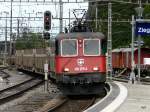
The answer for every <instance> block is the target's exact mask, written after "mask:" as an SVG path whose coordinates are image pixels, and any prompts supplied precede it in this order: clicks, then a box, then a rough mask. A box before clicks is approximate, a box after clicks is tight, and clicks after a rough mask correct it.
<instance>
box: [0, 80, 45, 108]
mask: <svg viewBox="0 0 150 112" xmlns="http://www.w3.org/2000/svg"><path fill="white" fill-rule="evenodd" d="M42 82H43V80H41V79H38V78H32V79H29V80H27V81H24V82H22V83H19V84H17V85H14V86H11V87H9V88H6V89H3V90H1V91H0V105H1V104H3V103H6V102H8V101H10V100H12V99H14V98H15V97H17V96H18V95H21V94H22V93H24V92H25V91H27V90H29V89H31V88H33V87H35V86H37V85H39V84H41V83H42Z"/></svg>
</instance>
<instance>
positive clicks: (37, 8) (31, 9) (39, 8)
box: [0, 0, 88, 40]
mask: <svg viewBox="0 0 150 112" xmlns="http://www.w3.org/2000/svg"><path fill="white" fill-rule="evenodd" d="M18 1H19V0H18ZM38 1H39V0H38ZM41 1H42V0H41ZM56 1H59V0H56ZM64 1H65V0H64ZM66 1H67V0H66ZM72 1H73V0H72ZM81 1H83V0H81ZM87 8H88V3H74V4H73V3H67V4H64V5H63V12H64V13H63V17H65V18H66V17H67V18H69V9H70V10H71V17H74V15H73V13H72V10H73V9H87ZM46 10H49V11H51V12H52V16H53V17H54V18H57V17H59V5H58V4H54V3H53V4H49V5H47V4H41V3H40V4H39V3H13V17H29V16H30V17H36V16H37V17H43V12H44V11H46ZM5 12H8V13H9V14H7V16H8V17H10V2H7V3H3V2H0V40H4V38H5V36H4V34H5V28H4V27H5V26H6V24H5V22H6V21H5V20H6V19H5V18H2V17H6V13H5ZM79 16H80V15H79ZM7 20H8V25H7V26H8V27H10V18H8V19H7ZM36 20H37V19H36ZM19 21H20V24H19V26H20V27H21V26H26V27H43V19H41V20H40V21H30V20H28V19H19ZM64 25H68V20H64ZM16 26H17V21H16V18H15V19H13V27H16ZM58 27H59V20H52V29H53V30H52V31H51V32H53V33H58V31H59V29H58ZM13 32H15V33H16V32H17V29H16V28H13ZM20 32H21V31H20ZM34 32H43V28H41V29H34ZM8 40H9V28H8Z"/></svg>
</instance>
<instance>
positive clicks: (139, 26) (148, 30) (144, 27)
mask: <svg viewBox="0 0 150 112" xmlns="http://www.w3.org/2000/svg"><path fill="white" fill-rule="evenodd" d="M135 33H136V35H141V36H144V35H150V22H144V21H143V22H139V21H138V22H136V28H135Z"/></svg>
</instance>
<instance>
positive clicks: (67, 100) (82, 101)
mask: <svg viewBox="0 0 150 112" xmlns="http://www.w3.org/2000/svg"><path fill="white" fill-rule="evenodd" d="M106 88H108V87H106ZM108 90H109V89H105V91H104V94H102V95H100V96H96V95H91V96H66V97H60V98H58V99H54V100H51V101H50V102H49V103H48V104H47V105H45V106H44V107H43V108H42V109H41V110H39V111H37V112H83V111H84V110H86V109H87V108H89V107H90V106H92V105H93V104H94V103H95V102H96V101H97V100H100V99H102V98H103V97H104V96H105V95H106V93H107V92H108Z"/></svg>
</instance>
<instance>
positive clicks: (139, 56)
mask: <svg viewBox="0 0 150 112" xmlns="http://www.w3.org/2000/svg"><path fill="white" fill-rule="evenodd" d="M135 11H136V12H137V14H138V21H139V22H140V21H141V19H142V14H143V11H144V8H142V3H141V0H139V7H137V8H136V9H135ZM140 42H141V35H138V81H139V82H140V77H141V74H140V71H141V68H140V63H141V43H140Z"/></svg>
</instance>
